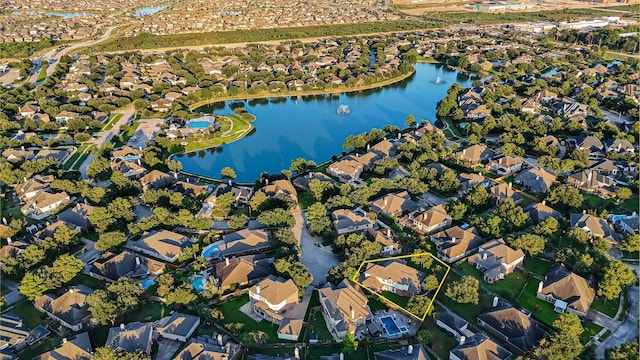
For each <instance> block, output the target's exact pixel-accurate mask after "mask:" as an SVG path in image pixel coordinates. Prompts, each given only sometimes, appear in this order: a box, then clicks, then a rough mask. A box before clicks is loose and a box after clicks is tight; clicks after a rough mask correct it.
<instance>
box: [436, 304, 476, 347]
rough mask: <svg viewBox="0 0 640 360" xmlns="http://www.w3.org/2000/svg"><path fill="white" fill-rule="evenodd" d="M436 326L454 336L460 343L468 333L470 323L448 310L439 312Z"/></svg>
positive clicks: (444, 309)
mask: <svg viewBox="0 0 640 360" xmlns="http://www.w3.org/2000/svg"><path fill="white" fill-rule="evenodd" d="M436 325H438V326H439V327H441V328H442V329H444V330H445V331H447V332H448V333H450V334H451V335H453V337H455V338H456V340H458V341H460V339H461V338H462V337H463V336H464V335H465V334H466V333H467V328H468V327H469V323H468V322H467V321H466V320H465V319H463V318H461V317H460V316H458V315H456V314H455V313H454V312H452V311H451V310H449V309H447V308H443V309H442V310H440V311H438V318H437V319H436Z"/></svg>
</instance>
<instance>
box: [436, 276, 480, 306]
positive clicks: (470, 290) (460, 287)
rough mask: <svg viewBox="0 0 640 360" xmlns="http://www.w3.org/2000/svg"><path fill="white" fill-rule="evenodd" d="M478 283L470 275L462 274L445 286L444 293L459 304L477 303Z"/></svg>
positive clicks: (478, 297)
mask: <svg viewBox="0 0 640 360" xmlns="http://www.w3.org/2000/svg"><path fill="white" fill-rule="evenodd" d="M479 285H480V283H479V282H478V280H477V279H476V278H474V277H471V276H463V277H462V278H461V279H460V280H458V281H454V282H452V283H451V284H449V286H447V288H446V290H445V292H444V294H445V296H447V297H448V298H450V299H451V300H453V301H455V302H457V303H459V304H467V303H472V304H476V305H477V304H478V301H479V299H480V296H479V294H478V287H479Z"/></svg>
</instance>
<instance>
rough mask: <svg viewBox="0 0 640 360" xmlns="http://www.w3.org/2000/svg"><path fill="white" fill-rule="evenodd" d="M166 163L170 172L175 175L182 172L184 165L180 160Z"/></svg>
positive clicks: (168, 160) (170, 160)
mask: <svg viewBox="0 0 640 360" xmlns="http://www.w3.org/2000/svg"><path fill="white" fill-rule="evenodd" d="M164 163H165V165H167V168H168V169H169V171H172V172H174V173H177V172H180V171H182V163H181V162H180V161H178V160H173V159H167V160H166V161H165V162H164Z"/></svg>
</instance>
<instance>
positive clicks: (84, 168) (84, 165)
mask: <svg viewBox="0 0 640 360" xmlns="http://www.w3.org/2000/svg"><path fill="white" fill-rule="evenodd" d="M93 158H94V156H93V155H89V156H87V158H86V159H85V160H84V162H83V163H82V165H80V167H79V168H78V171H80V175H81V177H82V179H84V180H88V179H89V175H87V168H88V167H89V165H91V162H92V161H93Z"/></svg>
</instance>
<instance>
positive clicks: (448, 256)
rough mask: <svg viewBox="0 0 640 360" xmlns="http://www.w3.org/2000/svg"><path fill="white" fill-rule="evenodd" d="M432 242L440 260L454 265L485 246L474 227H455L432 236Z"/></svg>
mask: <svg viewBox="0 0 640 360" xmlns="http://www.w3.org/2000/svg"><path fill="white" fill-rule="evenodd" d="M431 241H433V243H434V244H435V245H436V248H437V249H438V258H440V259H441V260H444V261H445V262H447V263H452V262H455V261H457V260H460V259H462V258H464V257H466V256H469V255H471V254H473V253H475V252H476V251H477V250H478V247H479V246H480V245H482V244H484V242H485V241H484V239H482V238H481V237H480V235H479V234H478V231H477V230H476V229H475V228H474V227H469V228H464V229H463V228H462V227H460V226H455V227H452V228H449V229H446V230H444V231H440V232H438V233H435V234H433V235H431Z"/></svg>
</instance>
